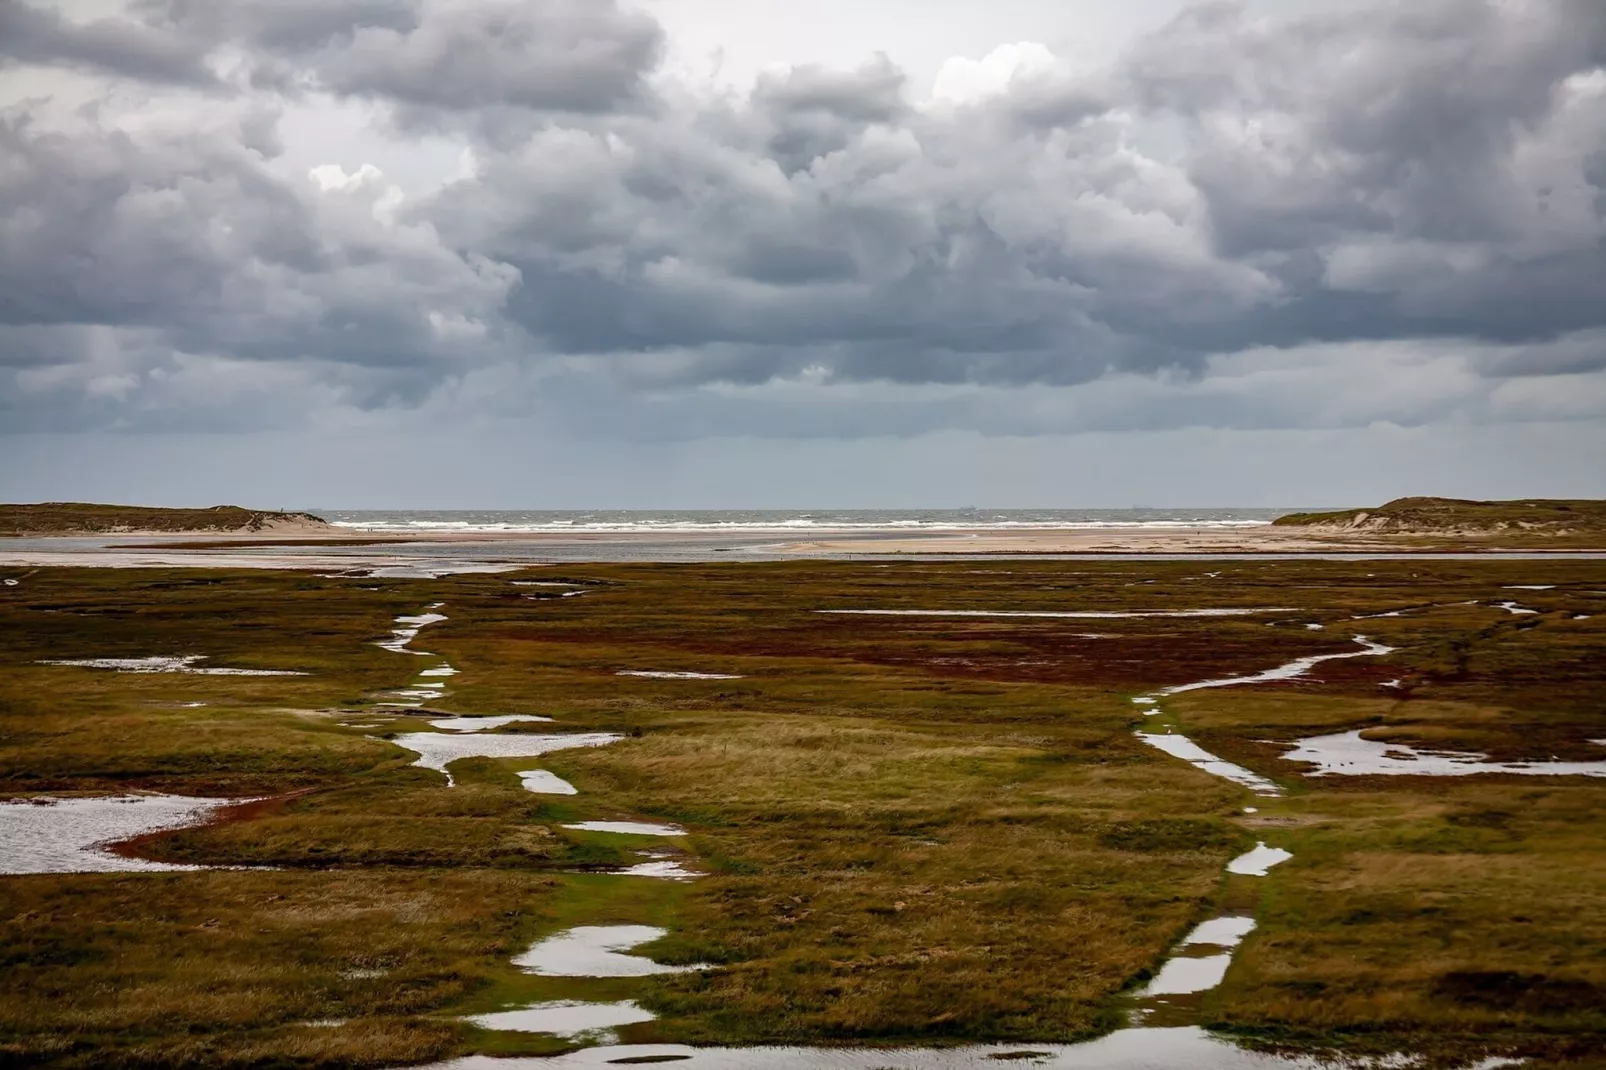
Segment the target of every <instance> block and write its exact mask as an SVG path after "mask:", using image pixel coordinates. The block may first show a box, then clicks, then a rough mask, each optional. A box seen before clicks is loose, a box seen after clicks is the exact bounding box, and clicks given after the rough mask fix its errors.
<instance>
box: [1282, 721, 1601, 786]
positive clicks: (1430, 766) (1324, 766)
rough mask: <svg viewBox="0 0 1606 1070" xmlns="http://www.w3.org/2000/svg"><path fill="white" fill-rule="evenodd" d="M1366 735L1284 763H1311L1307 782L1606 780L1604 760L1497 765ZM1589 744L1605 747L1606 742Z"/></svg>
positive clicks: (1312, 744) (1305, 746)
mask: <svg viewBox="0 0 1606 1070" xmlns="http://www.w3.org/2000/svg"><path fill="white" fill-rule="evenodd" d="M1363 731H1364V729H1356V730H1354V731H1352V732H1338V733H1335V734H1333V735H1329V736H1312V737H1310V738H1309V739H1302V740H1299V741H1298V742H1297V743H1295V744H1294V749H1293V750H1291V751H1289V752H1288V753H1287V754H1284V755H1283V759H1284V760H1285V761H1290V762H1309V763H1310V764H1312V765H1314V766H1315V767H1316V768H1315V769H1313V770H1310V771H1308V772H1307V773H1306V774H1305V775H1306V776H1330V775H1332V776H1478V775H1480V774H1488V773H1506V774H1512V775H1516V776H1588V777H1606V759H1602V760H1600V761H1594V762H1560V761H1518V762H1497V761H1493V760H1491V759H1490V758H1489V756H1488V755H1486V754H1480V753H1478V752H1477V751H1449V750H1420V749H1418V748H1416V747H1413V746H1411V745H1410V744H1407V743H1394V742H1390V741H1387V740H1381V739H1366V738H1364V737H1363V736H1362V734H1361V733H1362V732H1363ZM1590 742H1591V743H1594V744H1598V745H1600V746H1603V747H1606V739H1592V740H1590Z"/></svg>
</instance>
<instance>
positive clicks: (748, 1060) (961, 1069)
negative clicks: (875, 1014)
mask: <svg viewBox="0 0 1606 1070" xmlns="http://www.w3.org/2000/svg"><path fill="white" fill-rule="evenodd" d="M539 1006H543V1007H550V1006H552V1005H551V1004H541V1005H539ZM591 1006H601V1007H612V1008H622V1007H625V1006H627V1005H625V1004H591ZM628 1006H630V1007H632V1008H634V1004H629V1005H628ZM506 1013H514V1014H516V1013H519V1012H516V1011H515V1012H506ZM611 1013H612V1014H614V1015H619V1014H621V1013H622V1012H621V1011H620V1010H618V1009H615V1010H613V1011H612V1012H611ZM637 1013H646V1012H642V1011H639V1010H638V1011H637ZM599 1016H600V1015H599ZM481 1017H488V1016H484V1015H482V1016H481ZM552 1017H553V1018H554V1019H556V1020H557V1021H558V1023H559V1025H560V1026H562V1025H563V1024H564V1022H565V1020H564V1019H563V1018H562V1017H561V1014H560V1013H554V1014H553V1015H552ZM568 1020H570V1021H572V1020H573V1019H568ZM641 1020H643V1021H645V1020H646V1019H641ZM616 1024H620V1025H623V1024H627V1023H624V1022H618V1023H616ZM599 1028H607V1027H599ZM564 1035H572V1034H564ZM667 1060H673V1061H672V1062H671V1063H670V1065H674V1066H677V1067H685V1068H686V1070H997V1068H998V1067H1000V1066H1005V1065H1017V1066H1030V1067H1043V1068H1048V1070H1177V1068H1184V1067H1185V1068H1187V1070H1317V1068H1319V1067H1323V1066H1329V1067H1330V1066H1332V1065H1333V1064H1332V1063H1326V1062H1322V1061H1320V1060H1318V1059H1316V1058H1312V1057H1309V1056H1303V1057H1302V1056H1292V1055H1274V1054H1269V1053H1261V1052H1252V1051H1246V1050H1244V1049H1242V1048H1239V1047H1237V1046H1235V1045H1234V1044H1232V1043H1231V1042H1230V1041H1227V1040H1224V1039H1222V1038H1220V1037H1216V1036H1212V1035H1211V1034H1210V1033H1208V1032H1206V1031H1205V1030H1203V1029H1201V1028H1199V1027H1197V1026H1177V1027H1172V1028H1133V1029H1121V1030H1118V1031H1116V1032H1114V1033H1111V1034H1109V1035H1108V1036H1105V1037H1100V1038H1099V1039H1098V1040H1092V1041H1088V1042H1086V1043H1083V1044H1032V1045H1029V1046H1028V1045H1023V1044H1020V1043H1018V1042H1017V1043H1013V1044H971V1045H966V1046H965V1047H961V1048H792V1047H760V1048H701V1047H698V1048H694V1047H690V1046H688V1045H683V1044H622V1045H611V1046H605V1047H595V1048H581V1049H579V1050H578V1051H572V1052H568V1053H566V1054H564V1055H556V1056H545V1057H535V1056H525V1057H522V1058H519V1057H515V1058H505V1057H495V1056H489V1055H471V1056H468V1057H466V1058H461V1059H454V1060H452V1061H451V1062H445V1063H436V1064H434V1066H433V1067H430V1068H427V1070H447V1068H450V1070H576V1068H584V1070H600V1068H604V1067H619V1066H628V1065H631V1064H635V1063H647V1062H649V1061H651V1062H657V1061H667ZM1350 1065H1352V1066H1354V1065H1359V1064H1356V1063H1351V1064H1350ZM1372 1065H1375V1066H1380V1067H1381V1066H1398V1065H1400V1062H1399V1060H1397V1059H1396V1060H1379V1061H1377V1062H1375V1063H1373V1064H1372ZM1476 1065H1477V1066H1478V1067H1480V1068H1481V1070H1494V1068H1495V1067H1498V1066H1505V1065H1513V1064H1511V1063H1508V1062H1501V1061H1495V1060H1485V1061H1483V1062H1482V1063H1479V1064H1476Z"/></svg>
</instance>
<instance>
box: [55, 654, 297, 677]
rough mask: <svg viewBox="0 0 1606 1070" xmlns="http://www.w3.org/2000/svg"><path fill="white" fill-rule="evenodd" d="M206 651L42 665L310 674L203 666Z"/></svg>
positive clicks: (68, 660)
mask: <svg viewBox="0 0 1606 1070" xmlns="http://www.w3.org/2000/svg"><path fill="white" fill-rule="evenodd" d="M206 658H207V655H205V654H178V655H172V656H161V655H157V656H154V657H148V658H50V659H47V660H44V661H40V662H39V663H38V664H40V665H73V666H76V667H78V668H82V669H113V670H115V671H117V672H146V673H148V672H181V673H188V674H190V675H192V676H311V675H312V674H311V673H308V672H298V671H296V670H294V669H203V668H197V667H196V664H195V663H196V662H198V661H205V660H206Z"/></svg>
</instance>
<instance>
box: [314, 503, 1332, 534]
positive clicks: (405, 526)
mask: <svg viewBox="0 0 1606 1070" xmlns="http://www.w3.org/2000/svg"><path fill="white" fill-rule="evenodd" d="M1307 508H1308V507H1307ZM1297 511H1300V510H1299V509H1296V508H1292V507H1290V508H1281V509H1229V508H1218V509H1151V508H1137V509H665V510H655V509H598V510H565V509H487V510H458V509H450V510H443V509H355V510H353V509H314V510H312V512H314V513H316V514H317V515H319V516H321V517H323V518H324V519H326V520H328V521H330V522H331V523H334V524H338V525H340V526H341V527H353V528H366V529H369V530H374V531H390V532H406V531H410V532H436V533H451V532H464V533H470V532H489V533H495V532H506V533H509V534H513V533H550V534H565V533H582V532H596V533H605V532H608V533H641V534H648V533H664V534H668V533H693V532H707V533H710V534H721V533H723V534H731V535H740V534H744V533H747V532H773V531H780V532H790V533H799V532H827V531H865V532H875V531H885V532H897V531H958V530H993V531H1011V530H1017V531H1034V530H1044V529H1051V528H1088V529H1100V528H1182V527H1207V528H1239V527H1256V526H1259V525H1262V524H1269V523H1271V522H1272V521H1273V520H1274V519H1276V518H1277V517H1279V516H1282V515H1283V514H1285V513H1291V512H1297Z"/></svg>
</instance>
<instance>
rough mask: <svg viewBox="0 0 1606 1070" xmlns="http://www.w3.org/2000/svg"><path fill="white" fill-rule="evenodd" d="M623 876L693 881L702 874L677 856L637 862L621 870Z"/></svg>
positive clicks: (620, 874) (620, 873)
mask: <svg viewBox="0 0 1606 1070" xmlns="http://www.w3.org/2000/svg"><path fill="white" fill-rule="evenodd" d="M619 876H621V877H653V878H655V879H657V880H665V881H693V880H696V879H697V878H698V877H700V876H702V874H700V873H698V872H696V871H695V870H690V869H687V868H686V866H685V865H684V864H683V863H682V862H681V861H680V860H679V859H675V858H655V859H653V860H652V861H650V862H637V863H636V864H635V865H633V866H627V867H625V868H624V869H621V870H619Z"/></svg>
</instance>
